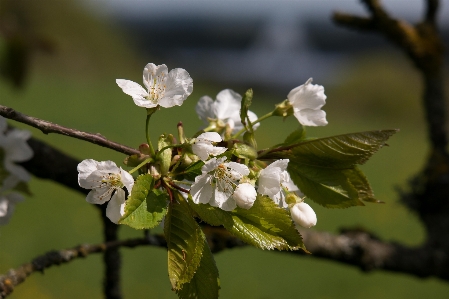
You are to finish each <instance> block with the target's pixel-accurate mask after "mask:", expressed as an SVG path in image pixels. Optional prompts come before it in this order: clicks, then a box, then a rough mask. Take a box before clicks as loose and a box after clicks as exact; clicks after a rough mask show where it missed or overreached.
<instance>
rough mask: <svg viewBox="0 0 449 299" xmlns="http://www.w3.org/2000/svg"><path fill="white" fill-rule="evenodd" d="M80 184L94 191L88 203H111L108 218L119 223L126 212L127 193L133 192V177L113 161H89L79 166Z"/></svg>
mask: <svg viewBox="0 0 449 299" xmlns="http://www.w3.org/2000/svg"><path fill="white" fill-rule="evenodd" d="M77 169H78V172H79V174H78V183H79V185H80V186H81V187H82V188H85V189H92V190H91V191H90V192H89V194H88V195H87V197H86V201H87V202H89V203H93V204H104V203H105V202H107V201H109V204H108V206H107V208H106V216H107V217H108V218H109V219H110V220H111V221H112V222H114V223H117V222H118V220H119V219H120V218H121V216H122V215H123V212H124V206H125V191H124V190H123V187H125V188H126V189H127V190H128V193H130V192H131V190H132V187H133V185H134V179H133V177H132V176H131V175H130V174H129V173H128V172H126V171H125V170H123V169H122V168H121V167H120V168H119V167H117V165H116V164H115V163H114V162H112V161H102V162H97V161H95V160H92V159H87V160H84V161H82V162H81V163H80V164H78V168H77Z"/></svg>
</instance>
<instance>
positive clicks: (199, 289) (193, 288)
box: [178, 240, 220, 299]
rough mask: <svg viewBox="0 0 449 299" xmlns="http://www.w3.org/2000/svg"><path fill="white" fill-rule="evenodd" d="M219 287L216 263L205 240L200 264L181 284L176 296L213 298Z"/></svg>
mask: <svg viewBox="0 0 449 299" xmlns="http://www.w3.org/2000/svg"><path fill="white" fill-rule="evenodd" d="M219 289H220V279H219V278H218V269H217V265H216V264H215V260H214V257H213V255H212V252H211V251H210V249H209V245H208V244H207V241H206V240H205V241H204V250H203V257H202V258H201V262H200V266H199V267H198V269H197V270H196V273H195V275H194V276H193V278H192V280H191V281H190V282H187V283H185V284H183V285H182V288H181V290H180V291H179V292H178V297H179V298H180V299H215V298H218V291H219Z"/></svg>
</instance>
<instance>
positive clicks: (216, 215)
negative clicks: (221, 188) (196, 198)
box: [189, 195, 306, 250]
mask: <svg viewBox="0 0 449 299" xmlns="http://www.w3.org/2000/svg"><path fill="white" fill-rule="evenodd" d="M189 203H190V207H191V208H192V209H193V210H194V211H195V212H196V213H197V214H198V216H199V217H200V218H201V219H202V220H204V221H205V222H207V223H209V224H210V225H215V226H218V225H223V226H224V227H225V228H226V229H227V230H228V231H229V232H230V233H232V234H233V235H234V236H236V237H239V238H240V239H242V240H243V241H245V242H246V243H248V244H251V245H253V246H255V247H258V248H261V249H278V250H288V249H289V250H296V249H299V248H302V249H303V250H306V249H305V246H304V244H303V242H302V238H301V236H300V235H299V233H298V231H297V230H296V228H295V225H294V224H293V222H292V219H291V217H290V214H289V213H288V211H287V210H285V209H282V208H280V207H279V206H278V205H276V204H275V203H274V202H273V201H272V200H271V199H270V198H268V197H265V196H260V195H259V196H258V197H257V199H256V201H255V202H254V205H253V207H252V208H250V209H249V210H245V209H241V208H237V209H235V210H234V211H231V212H227V211H223V210H221V209H219V208H216V207H212V206H210V205H208V204H195V203H193V202H189Z"/></svg>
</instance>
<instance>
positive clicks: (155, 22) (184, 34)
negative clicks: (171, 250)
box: [0, 0, 449, 299]
mask: <svg viewBox="0 0 449 299" xmlns="http://www.w3.org/2000/svg"><path fill="white" fill-rule="evenodd" d="M382 2H383V3H384V4H385V7H386V8H387V9H388V10H389V11H390V12H391V13H392V14H393V15H394V16H398V17H401V18H404V19H406V20H408V21H410V22H416V21H418V20H419V19H420V17H421V15H422V14H423V2H424V1H422V0H408V1H406V0H403V1H401V0H384V1H382ZM441 6H442V7H441V9H440V12H439V18H438V20H439V24H440V28H441V34H442V36H443V38H444V40H445V44H446V45H448V44H449V17H448V16H449V3H448V2H446V1H441ZM335 10H340V11H345V12H352V13H357V14H361V15H366V13H365V11H364V10H363V7H362V5H361V4H360V3H359V1H356V0H340V1H332V0H320V1H312V0H309V1H307V0H302V1H301V0H297V1H290V0H277V1H268V0H266V1H262V0H260V1H256V0H239V1H238V0H227V1H215V0H214V1H211V0H209V1H206V0H189V1H181V0H172V1H166V0H165V1H164V0H151V1H144V0H140V1H139V0H40V1H33V0H0V34H1V36H0V66H1V69H0V75H1V77H0V104H2V105H6V106H10V107H13V108H15V109H17V110H18V111H20V112H23V113H25V114H28V115H32V116H35V117H38V118H42V119H46V120H49V121H52V122H55V123H58V124H61V125H64V126H68V127H73V128H77V129H80V130H84V131H88V132H94V133H97V132H99V133H101V134H102V135H104V136H106V137H108V138H109V139H112V140H114V141H117V142H120V143H123V144H126V145H129V146H132V147H137V146H138V145H139V144H140V143H142V142H144V140H145V136H144V124H145V110H144V109H142V108H139V107H137V106H135V105H134V103H133V102H132V100H131V98H130V97H129V96H127V95H125V94H123V93H122V91H121V90H120V89H119V88H118V87H117V85H116V84H115V79H117V78H122V79H129V80H133V81H135V82H138V83H139V84H140V83H141V80H142V79H141V78H142V70H143V67H144V66H145V64H146V63H148V62H153V63H155V64H163V63H165V64H167V66H168V68H169V69H173V68H177V67H181V68H184V69H186V70H187V71H188V72H189V74H190V75H191V77H192V78H193V80H194V90H193V93H192V95H191V96H190V97H189V98H188V100H187V101H186V102H185V103H184V104H183V106H182V107H175V108H172V109H170V110H164V109H163V110H161V111H159V112H158V113H157V114H156V115H154V116H153V117H152V125H153V127H152V137H153V138H154V139H156V137H157V136H158V135H159V134H162V133H164V132H168V133H174V132H176V124H177V122H178V121H179V120H182V121H183V123H184V126H185V129H186V131H187V134H188V135H189V134H193V133H194V132H196V131H197V129H198V128H199V127H200V125H201V122H200V121H199V119H198V118H197V116H196V114H195V112H194V107H195V105H196V101H197V100H198V99H199V98H200V97H201V96H203V95H209V96H211V97H212V98H214V97H215V95H216V94H217V93H218V92H219V91H221V90H223V89H225V88H231V89H233V90H235V91H236V92H239V93H240V94H243V93H244V92H245V90H246V89H248V88H253V90H254V100H253V107H252V110H253V111H254V112H255V113H256V114H258V115H263V114H265V113H267V112H269V111H271V110H272V108H273V106H274V105H275V104H276V103H278V102H280V101H282V100H284V99H285V98H286V95H287V94H288V92H289V91H290V90H291V89H292V88H294V87H296V86H298V85H300V84H303V83H304V82H305V81H306V80H307V79H308V78H310V77H313V78H314V83H316V84H321V85H324V87H325V89H326V95H327V104H326V105H325V106H324V108H323V109H324V110H325V111H326V112H327V119H328V121H329V125H328V126H326V127H320V128H310V129H309V128H308V134H309V136H315V137H326V136H331V135H338V134H343V133H352V132H358V131H366V130H375V129H391V128H399V129H400V130H401V131H400V133H398V134H397V135H396V136H393V137H392V138H391V140H390V141H389V145H390V147H386V148H384V149H382V150H381V151H380V152H379V153H377V154H376V155H375V156H374V157H373V158H372V159H371V160H370V161H369V162H368V163H367V165H364V166H362V169H363V171H364V172H365V173H366V175H367V177H368V178H369V180H370V182H371V184H372V186H373V189H374V192H375V194H376V196H377V198H378V199H380V200H383V201H385V202H386V204H377V205H375V204H368V205H367V206H365V207H356V208H351V209H345V210H327V209H324V208H322V207H320V206H317V205H314V204H313V203H312V204H311V205H312V206H313V208H314V209H315V211H316V213H317V216H318V224H317V226H316V227H315V228H314V229H316V230H326V231H331V232H335V233H336V232H338V230H339V228H342V227H363V228H365V229H367V230H369V231H372V232H374V233H375V234H377V235H378V236H379V237H380V238H382V239H384V240H389V241H397V242H401V243H404V244H406V245H410V246H413V245H418V244H420V243H421V242H422V241H423V240H424V238H425V236H424V231H423V228H422V227H421V224H420V223H419V221H418V220H417V217H416V216H415V215H414V214H412V213H411V212H409V211H408V210H407V209H405V208H404V207H403V206H402V205H401V204H400V203H399V202H398V199H397V198H398V196H397V189H404V190H406V189H407V180H408V179H410V178H411V176H412V175H414V174H416V173H417V172H418V171H419V170H420V169H421V167H422V165H423V163H424V160H425V158H426V154H427V140H426V135H425V131H426V127H425V123H424V120H423V112H422V109H421V103H420V96H421V93H422V83H421V81H420V77H419V74H418V73H417V71H416V70H415V69H414V68H413V67H412V66H411V64H410V63H409V61H408V60H407V58H406V57H405V56H404V55H403V54H402V53H401V52H399V51H398V50H397V49H396V48H394V47H393V46H391V45H390V44H388V43H387V42H386V41H385V40H384V39H383V38H382V37H380V36H378V35H374V34H361V33H357V32H352V31H349V30H347V29H343V28H339V27H336V26H335V25H334V24H333V23H332V22H331V13H332V11H335ZM446 58H448V57H446ZM447 61H448V59H446V63H447ZM447 67H448V65H447V64H446V69H447ZM448 83H449V81H448ZM447 86H449V84H448V85H447ZM11 123H12V124H13V125H15V126H17V127H21V128H27V129H29V130H31V131H32V132H33V136H35V137H36V138H39V139H42V140H44V141H45V142H48V143H49V144H52V145H53V146H55V147H57V148H59V149H61V150H63V151H65V152H66V153H68V154H70V155H72V156H74V157H76V158H78V159H80V160H81V159H87V158H93V159H96V160H113V161H115V162H116V163H117V164H120V163H121V161H123V159H124V156H123V155H120V154H118V153H115V152H113V151H111V150H107V149H102V148H99V147H97V146H94V145H92V144H89V143H86V142H82V141H78V140H75V139H72V138H67V137H64V136H57V135H49V136H46V135H44V134H42V133H41V132H40V131H37V130H34V129H30V128H28V127H26V126H24V125H21V124H18V123H13V122H11ZM293 128H296V120H294V119H288V120H286V121H285V122H282V120H281V119H273V120H271V119H270V120H268V121H266V122H264V123H262V125H261V127H260V128H259V129H258V130H257V132H256V138H258V143H259V145H260V147H261V148H262V147H266V146H269V145H272V144H274V143H277V142H280V141H282V140H283V139H284V138H285V137H286V136H287V135H288V134H289V133H290V132H291V130H292V129H293ZM31 189H32V192H33V193H34V196H33V197H30V198H28V199H27V200H26V201H25V202H24V203H21V204H19V205H18V206H17V209H16V212H15V214H14V215H13V217H12V219H11V222H10V223H9V224H8V225H6V226H2V227H0V273H5V272H6V271H7V270H8V269H10V268H13V267H18V266H19V265H21V264H22V263H25V262H28V261H30V260H31V259H32V258H34V257H35V256H37V255H38V254H43V253H45V252H47V251H49V250H53V249H62V248H68V247H73V246H76V245H78V244H82V243H99V242H101V240H102V234H101V231H102V225H101V222H100V218H99V217H98V216H99V215H97V214H98V211H97V209H94V208H93V207H92V206H91V205H89V204H87V203H86V202H85V200H84V197H83V196H81V195H79V194H77V193H75V192H72V191H70V190H67V189H65V188H63V187H61V186H58V185H56V184H53V183H52V182H49V181H43V180H39V179H36V178H33V180H32V182H31ZM141 235H142V232H140V231H135V230H132V229H130V228H128V227H123V228H122V229H121V237H122V238H128V237H135V236H141ZM306 246H307V244H306ZM122 253H123V292H124V296H125V298H132V297H138V298H177V296H176V295H175V293H174V292H172V291H171V290H170V283H169V280H168V275H167V265H166V263H167V256H166V250H164V249H159V248H146V247H145V248H136V249H122ZM215 259H216V262H217V266H218V269H219V271H220V278H221V286H222V289H221V291H220V294H221V298H246V299H269V298H272V299H275V298H281V299H283V298H299V297H306V298H422V297H424V296H425V297H426V298H447V296H448V294H449V285H448V284H447V283H443V282H442V281H440V280H437V279H425V280H422V279H417V278H415V277H411V276H407V275H405V274H395V273H387V272H374V273H368V274H366V273H363V272H361V271H360V270H358V269H354V268H352V267H349V266H346V265H340V264H336V263H333V262H330V261H323V260H319V259H314V258H310V257H296V256H291V255H288V254H285V253H278V252H269V251H262V250H258V249H254V248H243V249H233V250H227V251H225V252H222V253H219V254H217V255H215ZM101 282H102V262H101V256H100V255H92V256H89V257H87V258H85V259H80V260H77V261H75V262H72V263H70V264H67V265H62V266H60V267H52V268H50V269H48V270H46V271H45V273H44V274H43V275H40V274H33V275H32V276H31V277H30V278H29V279H28V280H27V281H26V282H25V283H24V284H23V285H20V286H19V287H17V289H16V290H15V291H14V293H13V295H11V296H10V298H12V299H20V298H81V297H83V296H84V297H85V298H102V293H101Z"/></svg>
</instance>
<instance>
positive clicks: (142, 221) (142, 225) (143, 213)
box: [119, 174, 167, 229]
mask: <svg viewBox="0 0 449 299" xmlns="http://www.w3.org/2000/svg"><path fill="white" fill-rule="evenodd" d="M153 185H154V181H153V177H152V176H151V175H149V174H143V175H140V176H138V177H137V180H136V182H135V183H134V186H133V190H132V191H131V195H130V196H129V197H128V200H127V201H126V205H125V213H124V215H123V216H122V218H121V219H120V221H119V223H120V224H126V225H129V226H131V227H132V228H135V229H148V228H153V227H155V226H156V225H158V224H159V222H160V221H161V220H162V218H163V217H164V215H165V214H166V213H167V210H166V208H165V209H164V208H163V205H164V204H163V202H162V200H163V199H164V200H165V206H166V202H167V201H166V197H163V196H162V195H161V194H157V193H154V192H153ZM155 192H156V191H155ZM147 196H149V197H150V198H151V199H153V200H155V202H154V203H153V204H152V205H151V206H150V207H147V200H148V199H147ZM149 210H150V211H149Z"/></svg>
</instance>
